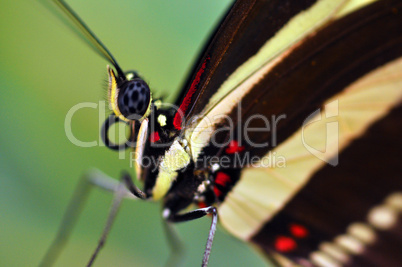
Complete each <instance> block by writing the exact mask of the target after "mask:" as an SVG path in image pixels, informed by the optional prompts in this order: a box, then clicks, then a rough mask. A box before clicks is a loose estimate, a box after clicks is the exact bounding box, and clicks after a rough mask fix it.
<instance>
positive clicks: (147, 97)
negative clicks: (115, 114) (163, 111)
mask: <svg viewBox="0 0 402 267" xmlns="http://www.w3.org/2000/svg"><path fill="white" fill-rule="evenodd" d="M150 105H151V91H150V90H149V87H148V85H147V84H146V82H144V81H143V80H142V79H138V78H137V79H133V80H131V81H128V82H127V83H125V84H124V85H123V86H122V88H121V89H120V92H119V96H118V106H119V110H120V112H121V114H122V115H123V116H124V117H125V118H127V119H129V120H140V119H141V118H143V117H144V115H145V114H146V112H147V110H148V109H149V107H150Z"/></svg>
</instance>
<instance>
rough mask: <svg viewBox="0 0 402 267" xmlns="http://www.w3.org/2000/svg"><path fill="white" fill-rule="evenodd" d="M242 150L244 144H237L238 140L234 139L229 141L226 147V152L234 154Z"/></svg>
mask: <svg viewBox="0 0 402 267" xmlns="http://www.w3.org/2000/svg"><path fill="white" fill-rule="evenodd" d="M243 150H244V146H239V142H237V141H236V140H232V141H230V143H229V145H228V147H227V148H226V150H225V151H226V154H235V153H239V152H242V151H243Z"/></svg>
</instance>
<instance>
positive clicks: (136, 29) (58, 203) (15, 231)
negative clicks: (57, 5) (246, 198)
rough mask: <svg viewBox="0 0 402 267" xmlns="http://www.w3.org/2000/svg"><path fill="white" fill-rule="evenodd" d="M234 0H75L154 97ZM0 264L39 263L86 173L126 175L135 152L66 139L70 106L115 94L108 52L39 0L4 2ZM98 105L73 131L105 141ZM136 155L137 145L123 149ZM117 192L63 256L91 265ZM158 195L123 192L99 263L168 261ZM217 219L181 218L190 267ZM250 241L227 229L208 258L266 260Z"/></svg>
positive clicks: (93, 210) (167, 88)
mask: <svg viewBox="0 0 402 267" xmlns="http://www.w3.org/2000/svg"><path fill="white" fill-rule="evenodd" d="M228 2H229V1H215V0H209V1H185V0H182V1H156V0H152V1H123V0H120V1H109V2H106V3H105V2H100V1H96V0H88V1H78V0H69V1H68V3H70V5H71V6H72V7H73V9H74V10H75V11H76V12H77V13H78V14H79V15H80V16H81V17H82V19H83V20H84V21H85V22H86V23H87V24H88V25H89V26H90V28H91V29H92V30H93V31H94V32H95V33H96V34H97V35H98V37H99V38H100V39H101V40H102V41H103V42H104V43H105V44H106V45H107V47H108V48H109V49H110V51H112V53H113V54H114V56H115V57H116V58H117V59H118V62H119V63H120V65H121V66H122V68H123V69H125V70H128V69H135V70H138V71H139V72H140V73H141V75H142V76H143V77H145V79H146V81H147V82H149V84H150V86H151V88H152V89H153V91H154V94H155V95H156V96H168V98H167V100H173V99H174V96H175V94H176V93H177V92H178V90H179V88H180V85H181V83H182V82H183V81H184V78H185V77H186V74H187V72H188V71H189V70H190V69H191V64H192V63H193V62H194V59H195V58H196V55H197V52H198V51H199V50H200V49H201V47H202V44H203V42H204V40H205V39H206V38H207V36H208V34H209V33H210V31H211V30H212V29H213V27H214V25H215V24H216V23H217V22H218V21H219V18H220V16H222V14H223V13H224V10H225V9H226V8H227V7H228V5H229V3H228ZM0 13H1V15H0V20H1V42H0V53H1V61H0V69H1V71H0V75H1V77H0V86H1V92H2V97H1V98H0V103H1V110H2V114H1V117H0V123H1V130H0V144H1V146H0V198H1V199H0V202H1V215H0V216H1V219H0V239H1V249H0V263H1V265H2V266H36V265H37V264H38V263H39V261H40V259H41V257H42V256H43V255H44V253H45V251H46V249H47V246H48V245H49V244H50V242H51V240H52V238H53V237H54V234H55V232H56V229H57V227H58V224H59V222H60V219H61V217H62V214H63V211H64V209H65V207H66V205H67V203H68V201H69V198H70V196H71V195H72V193H73V191H74V187H75V185H76V184H77V182H78V179H79V177H80V176H81V175H82V174H83V172H84V171H86V170H88V169H89V168H92V167H94V168H99V169H101V170H102V171H104V172H106V173H107V174H109V175H111V176H113V177H116V178H117V177H118V176H119V174H120V172H121V170H123V169H124V170H129V171H132V170H130V162H129V159H128V158H127V157H126V158H125V159H119V155H118V154H117V153H115V152H113V151H110V150H108V149H106V148H105V147H104V146H103V145H102V144H101V143H100V145H98V146H95V147H90V148H82V147H78V146H75V145H73V144H72V143H71V142H70V141H69V140H68V139H67V137H66V134H65V130H64V121H65V116H66V114H67V112H68V111H69V110H70V109H71V108H72V107H73V106H74V105H76V104H78V103H82V102H90V103H96V104H97V103H98V102H99V101H103V100H104V99H105V95H106V78H107V76H106V64H107V62H105V61H104V60H103V59H102V58H101V57H99V56H98V55H97V54H96V53H94V52H93V51H91V49H90V48H89V47H88V46H87V45H86V44H85V43H84V42H82V41H81V40H80V39H78V38H77V37H76V36H75V35H74V34H73V33H72V31H70V30H69V29H68V28H67V27H66V26H65V25H64V24H63V23H62V22H61V21H60V20H59V19H57V17H56V16H54V14H52V13H51V12H50V11H49V10H48V9H47V8H45V7H44V6H43V5H42V4H41V3H40V2H38V1H28V0H20V1H11V0H6V1H3V2H2V7H1V9H0ZM101 122H103V118H101V119H99V118H98V110H97V109H91V108H86V109H83V110H80V111H79V112H77V113H76V114H75V115H74V117H73V119H72V130H73V133H74V135H75V136H76V137H77V138H78V139H80V140H82V141H96V142H99V129H100V123H101ZM125 155H126V156H127V155H128V154H125ZM111 199H112V197H111V195H110V194H108V193H105V192H100V191H94V193H93V194H92V195H91V197H90V199H89V202H88V205H87V206H86V208H85V210H84V215H83V216H82V217H81V218H80V220H79V223H78V226H77V228H76V229H75V231H74V233H73V235H72V237H71V240H70V242H69V243H68V246H67V249H66V250H65V251H64V253H63V254H62V256H61V258H60V259H59V261H58V262H57V266H83V265H84V264H85V263H86V262H87V260H88V258H89V256H90V254H91V252H92V251H93V249H94V248H95V245H96V242H97V240H98V238H99V236H100V233H101V230H102V228H103V225H104V222H105V220H106V216H107V212H108V209H109V205H110V203H111ZM160 217H161V216H160V205H159V204H158V203H145V202H141V203H134V202H133V201H125V202H124V203H123V207H122V209H121V210H120V214H119V216H118V218H117V221H116V223H115V225H114V227H113V229H112V232H111V235H110V238H109V239H108V241H107V244H106V247H105V248H104V249H103V251H102V252H101V254H100V257H99V258H98V259H97V261H96V264H95V265H96V266H161V265H163V263H164V262H165V260H166V259H167V257H168V254H169V248H168V246H167V244H166V240H165V237H164V233H163V230H162V225H161V218H160ZM209 224H210V220H209V218H205V219H201V220H198V221H194V222H189V223H185V224H180V225H178V227H177V228H178V230H179V232H180V233H181V236H182V237H183V239H184V241H185V244H186V248H187V254H186V261H185V265H186V266H194V265H199V263H200V262H201V258H202V254H203V249H204V245H205V241H206V238H207V234H208V229H209ZM265 264H266V263H265V262H264V261H263V259H262V257H260V256H258V255H257V254H256V253H255V252H254V251H253V250H252V249H251V248H250V247H249V246H248V245H247V244H244V243H242V242H241V241H238V240H236V239H235V238H233V237H232V236H230V235H229V234H227V233H226V232H225V231H224V230H223V228H222V227H220V228H219V230H218V232H217V234H216V239H215V242H214V247H213V250H212V256H211V261H210V266H264V265H265Z"/></svg>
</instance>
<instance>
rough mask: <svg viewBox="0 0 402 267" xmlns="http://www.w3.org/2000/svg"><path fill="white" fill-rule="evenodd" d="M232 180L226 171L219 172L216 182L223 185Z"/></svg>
mask: <svg viewBox="0 0 402 267" xmlns="http://www.w3.org/2000/svg"><path fill="white" fill-rule="evenodd" d="M229 182H230V176H229V175H227V174H226V173H224V172H218V173H217V174H216V178H215V184H219V185H221V186H226V184H227V183H229Z"/></svg>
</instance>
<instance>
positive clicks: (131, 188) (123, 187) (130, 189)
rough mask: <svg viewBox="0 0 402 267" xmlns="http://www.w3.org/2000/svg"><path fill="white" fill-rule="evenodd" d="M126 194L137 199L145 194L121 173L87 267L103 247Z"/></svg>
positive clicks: (126, 174)
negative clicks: (99, 236)
mask: <svg viewBox="0 0 402 267" xmlns="http://www.w3.org/2000/svg"><path fill="white" fill-rule="evenodd" d="M127 193H128V194H132V196H135V197H137V198H139V199H145V198H146V195H145V193H144V192H142V191H141V190H140V189H139V188H138V187H137V186H135V184H134V183H133V180H132V179H131V176H130V175H129V174H128V173H127V172H123V174H122V177H121V182H120V183H119V184H118V186H117V187H115V190H114V197H113V202H112V206H111V207H110V211H109V215H108V217H107V221H106V224H105V227H104V228H103V232H102V235H101V238H100V239H99V241H98V245H97V246H96V249H95V251H94V252H93V254H92V256H91V258H90V260H89V262H88V264H87V267H90V266H92V264H93V263H94V261H95V259H96V257H97V256H98V254H99V251H100V250H101V248H102V247H103V246H104V245H105V242H106V238H107V236H108V234H109V232H110V229H111V228H112V225H113V222H114V219H115V218H116V215H117V212H118V210H119V208H120V204H121V201H122V200H123V198H124V197H125V195H127Z"/></svg>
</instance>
